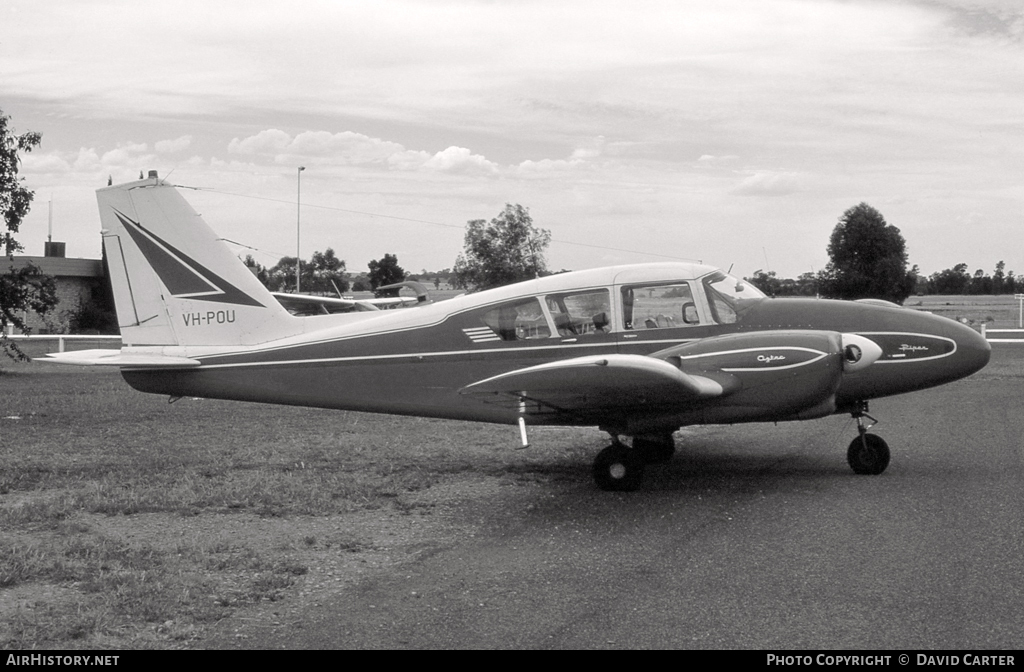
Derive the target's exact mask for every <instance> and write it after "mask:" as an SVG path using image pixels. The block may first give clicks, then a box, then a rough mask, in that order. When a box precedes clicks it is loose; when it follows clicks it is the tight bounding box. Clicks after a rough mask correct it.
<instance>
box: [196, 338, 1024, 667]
mask: <svg viewBox="0 0 1024 672" xmlns="http://www.w3.org/2000/svg"><path fill="white" fill-rule="evenodd" d="M1022 400H1024V344H1014V345H997V346H995V349H994V352H993V358H992V363H991V364H990V365H989V367H988V368H987V369H985V370H984V371H982V372H980V373H979V374H977V375H975V376H973V377H971V378H969V379H967V380H963V381H959V382H957V383H954V384H951V385H947V386H944V387H941V388H936V389H933V390H926V391H923V392H918V393H915V394H910V395H905V396H903V397H896V398H893V399H883V400H878V401H876V402H873V403H872V405H871V413H872V415H874V416H875V417H877V418H878V419H879V420H880V421H881V423H880V424H879V425H878V427H877V428H876V429H875V430H873V431H875V432H877V433H878V434H879V435H881V436H883V437H884V438H885V439H886V440H887V441H888V442H889V445H890V447H891V449H892V463H891V464H890V466H889V469H888V470H887V471H886V472H885V473H884V474H882V475H881V476H856V475H854V474H853V473H852V472H851V471H850V470H849V467H848V466H847V465H846V459H845V455H846V446H847V444H848V443H849V442H850V440H851V439H852V438H853V437H854V436H855V435H856V429H855V426H854V425H853V423H852V421H851V420H850V419H849V418H848V417H835V418H828V419H825V420H818V421H811V422H805V423H787V424H783V425H779V426H777V427H776V426H773V425H745V426H743V425H741V426H735V427H711V428H697V429H693V430H689V431H686V432H684V433H683V436H684V437H685V441H684V443H685V445H683V446H681V450H680V452H679V453H678V454H677V456H676V458H675V459H674V460H673V461H672V462H671V463H669V464H667V465H662V466H658V467H652V468H651V469H650V470H649V472H648V476H647V480H646V482H645V484H644V487H643V488H642V490H641V491H639V492H635V493H624V494H616V493H606V492H601V491H598V490H597V489H596V488H595V487H594V486H593V484H592V483H590V482H581V483H579V484H572V483H569V484H566V483H564V482H563V483H560V484H555V485H552V486H551V488H550V489H549V490H545V492H547V493H554V494H553V495H551V496H545V497H543V498H542V499H540V500H538V501H536V502H535V503H533V504H532V505H530V506H514V507H510V508H502V507H500V506H496V507H494V508H490V509H486V510H478V511H466V512H465V514H464V515H465V516H467V517H470V518H474V520H475V521H476V522H478V523H480V525H481V527H480V529H482V530H483V532H482V533H481V534H477V535H476V536H475V537H473V538H468V539H465V540H464V541H462V542H460V543H457V544H456V545H454V546H450V547H447V548H444V549H441V550H439V551H438V552H436V553H434V554H433V555H430V556H428V557H421V558H420V559H419V560H417V561H415V562H413V563H410V564H407V565H405V566H403V567H401V568H400V569H399V570H398V571H395V572H390V573H387V574H384V575H381V576H379V577H377V578H375V579H372V580H369V581H366V582H363V583H362V584H360V585H357V586H354V587H353V588H351V589H349V590H347V591H346V592H344V593H343V594H341V595H339V596H338V597H336V598H333V599H332V600H330V601H329V602H327V603H326V604H324V606H323V607H322V609H320V610H318V611H315V612H310V613H307V614H306V615H305V616H304V617H303V619H302V620H301V621H300V622H298V623H291V624H288V625H282V626H280V627H278V628H273V629H270V630H268V631H265V632H263V633H261V634H260V636H259V637H253V638H250V639H248V640H245V641H224V642H220V645H224V646H229V647H233V646H253V647H259V648H277V647H285V648H459V647H469V648H697V649H699V648H715V649H718V648H755V649H768V650H779V649H792V648H826V649H836V648H861V649H863V648H866V649H956V650H979V649H990V648H1014V649H1019V648H1021V647H1022V646H1024V581H1022V579H1024V459H1022V443H1024V403H1022ZM208 644H209V645H211V646H217V645H218V643H217V642H208Z"/></svg>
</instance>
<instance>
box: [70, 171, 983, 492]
mask: <svg viewBox="0 0 1024 672" xmlns="http://www.w3.org/2000/svg"><path fill="white" fill-rule="evenodd" d="M98 196H99V203H100V216H101V221H102V222H103V227H104V228H103V236H104V246H105V250H106V252H107V256H108V260H109V267H110V269H111V276H112V283H113V286H114V290H115V302H116V306H117V312H118V318H119V322H120V324H121V332H122V340H123V342H124V347H123V348H122V349H121V350H120V351H89V352H86V353H66V354H65V355H61V356H57V357H55V358H54V359H56V360H58V361H64V362H69V363H78V364H107V365H115V366H119V367H121V371H122V375H123V376H124V378H125V380H126V381H127V382H128V383H129V384H130V385H131V386H132V387H134V388H136V389H138V390H141V391H144V392H151V393H157V394H166V395H170V396H172V397H180V396H193V397H208V398H218V399H233V400H241V401H254V402H264V403H274V404H291V405H297V406H314V407H322V408H334V409H347V410H356V411H367V412H375V413H393V414H404V415H415V416H425V417H434V418H451V419H459V420H476V421H484V422H496V423H509V424H516V423H518V424H520V426H521V428H522V431H523V434H524V441H525V431H526V430H525V426H526V425H539V424H547V425H583V426H597V427H600V428H602V429H604V430H606V431H608V432H609V433H610V434H612V435H613V437H615V438H614V442H613V445H612V446H610V447H609V448H608V449H605V451H602V453H601V455H599V456H598V459H597V460H596V461H595V467H594V469H595V477H596V478H597V480H598V483H599V484H600V485H601V486H602V487H606V488H609V489H633V488H634V487H637V485H638V484H639V476H637V474H638V473H642V465H643V463H645V462H649V461H656V460H653V459H651V460H644V459H643V458H642V457H641V458H637V457H636V456H637V454H640V453H644V451H645V450H646V451H647V452H648V453H650V454H658V455H664V454H665V452H666V450H667V451H668V454H670V453H671V445H672V439H671V435H672V432H674V431H675V430H676V429H678V428H680V427H682V426H686V425H692V424H714V423H740V422H764V421H783V420H801V419H813V418H818V417H823V416H827V415H830V414H833V413H851V414H852V415H853V416H854V417H856V418H858V423H859V425H860V424H861V423H860V418H861V417H863V416H865V415H866V411H867V402H868V401H870V400H871V399H875V398H879V397H885V396H889V395H894V394H902V393H905V392H912V391H915V390H920V389H924V388H927V387H932V386H935V385H941V384H944V383H947V382H950V381H953V380H957V379H959V378H962V377H964V376H967V375H970V374H971V373H973V372H975V371H977V370H979V369H981V368H982V367H984V366H985V364H986V363H987V362H988V358H989V354H990V349H989V345H988V343H987V342H986V341H985V340H984V339H983V338H982V337H981V336H980V335H979V334H978V333H977V332H975V331H974V330H973V329H970V328H968V327H966V326H964V325H962V324H959V323H957V322H955V321H953V320H949V319H946V318H943V317H937V316H934V315H931V314H927V313H923V312H916V311H913V310H909V309H905V308H902V307H899V306H895V305H892V304H885V303H884V302H877V301H867V302H847V301H829V300H816V299H769V298H766V297H764V295H763V294H761V293H760V292H759V291H758V290H756V289H755V288H753V287H751V286H750V285H749V283H745V282H744V281H742V280H739V279H737V278H734V277H732V276H729V275H728V274H726V273H723V272H722V271H720V270H718V269H715V268H713V267H710V266H703V265H697V264H684V263H659V264H640V265H632V266H617V267H610V268H600V269H593V270H586V271H578V272H573V273H564V274H559V275H554V276H549V277H545V278H539V279H536V280H531V281H527V282H522V283H518V284H515V285H510V286H506V287H501V288H498V289H493V290H489V291H484V292H478V293H475V294H468V295H463V296H460V297H456V298H453V299H449V300H446V301H441V302H437V303H428V304H421V305H419V306H417V307H414V308H406V309H401V310H391V311H376V310H372V309H371V310H369V311H366V312H348V313H344V314H331V315H312V316H306V317H298V316H295V315H292V314H289V312H288V311H287V310H285V309H284V307H282V305H281V302H280V301H279V300H278V299H277V298H275V297H274V296H273V295H272V294H271V293H270V292H268V291H267V290H266V289H265V288H263V287H262V285H260V284H259V282H258V281H257V280H256V279H255V278H254V277H253V276H252V274H251V273H250V272H249V271H248V270H247V269H246V268H245V267H244V266H243V265H242V263H241V261H239V260H238V259H237V258H236V257H234V256H233V255H232V254H231V252H230V251H229V250H228V249H227V248H226V246H225V245H224V244H223V242H221V241H220V240H219V239H218V238H217V236H216V234H214V233H213V231H212V230H211V229H209V227H208V226H206V224H205V223H204V222H203V221H202V220H201V218H200V217H199V216H198V215H197V214H196V213H195V212H194V211H193V210H192V209H191V208H190V207H189V206H188V204H187V203H186V202H185V200H184V199H183V198H182V197H181V196H180V194H178V192H177V190H176V189H175V188H174V187H173V186H171V185H168V184H166V183H164V182H163V181H161V180H159V179H157V178H156V177H155V176H151V178H150V179H147V180H141V181H139V182H134V183H129V184H126V185H120V186H117V187H108V188H106V189H101V190H100V191H99V192H98ZM308 300H309V299H308V298H303V301H305V302H308ZM868 417H870V416H868ZM620 436H623V437H632V438H633V441H632V444H633V447H637V446H639V447H640V448H642V449H643V450H640V451H637V450H627V446H625V445H624V444H622V443H621V442H620V441H619V437H620ZM849 459H850V461H851V465H852V466H853V467H854V469H855V470H856V471H858V472H861V473H880V472H881V470H884V468H885V465H886V464H887V463H888V459H889V458H888V449H887V447H885V446H884V442H882V441H881V440H880V439H879V438H878V437H877V436H875V435H871V434H866V430H865V428H864V427H863V426H862V425H861V427H860V436H859V438H858V439H855V440H854V443H852V444H851V446H850V453H849Z"/></svg>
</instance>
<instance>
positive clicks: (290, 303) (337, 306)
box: [271, 292, 379, 317]
mask: <svg viewBox="0 0 1024 672" xmlns="http://www.w3.org/2000/svg"><path fill="white" fill-rule="evenodd" d="M271 293H272V294H273V295H274V298H275V299H277V302H278V303H280V304H281V305H282V306H283V307H284V309H285V310H287V311H288V312H289V313H291V314H292V315H296V316H300V317H304V316H308V315H335V314H338V313H357V312H361V311H371V310H379V308H378V307H377V306H376V305H374V304H373V302H372V301H360V300H356V299H336V298H334V297H330V296H310V295H309V294H287V293H285V292H271Z"/></svg>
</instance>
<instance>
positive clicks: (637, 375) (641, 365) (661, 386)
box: [459, 355, 739, 420]
mask: <svg viewBox="0 0 1024 672" xmlns="http://www.w3.org/2000/svg"><path fill="white" fill-rule="evenodd" d="M738 387H739V381H738V379H736V378H735V377H734V376H731V375H730V374H727V373H725V374H723V373H718V372H715V373H710V374H709V373H701V374H700V375H696V374H692V373H686V372H684V371H681V370H680V369H679V368H677V367H676V366H673V365H672V364H670V363H669V362H666V361H665V360H662V359H656V358H654V357H647V356H644V355H591V356H586V357H577V358H573V359H565V360H561V361H557V362H549V363H547V364H540V365H538V366H531V367H528V368H525V369H519V370H517V371H511V372H509V373H503V374H501V375H498V376H494V377H492V378H487V379H485V380H481V381H478V382H476V383H473V384H472V385H467V386H466V387H464V388H462V389H461V390H459V393H460V394H462V395H468V396H472V397H475V398H477V399H478V400H480V401H482V402H484V403H491V404H497V405H500V406H504V407H506V408H510V409H518V410H519V412H520V414H521V415H524V416H526V417H528V418H532V419H535V420H540V419H542V418H544V417H545V416H547V417H548V419H551V417H552V416H554V417H557V416H571V417H575V418H578V417H600V416H602V415H603V414H605V413H607V412H608V411H610V410H612V409H614V411H615V412H616V413H622V412H628V411H630V410H633V411H636V412H645V413H650V412H655V411H657V410H658V409H661V408H665V407H673V408H676V407H678V406H679V405H681V404H686V403H688V402H690V403H696V402H698V401H700V400H702V399H709V398H714V397H720V396H722V395H724V394H728V393H729V392H731V391H733V390H735V389H737V388H738Z"/></svg>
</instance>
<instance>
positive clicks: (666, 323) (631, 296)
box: [622, 282, 700, 329]
mask: <svg viewBox="0 0 1024 672" xmlns="http://www.w3.org/2000/svg"><path fill="white" fill-rule="evenodd" d="M622 307H623V317H624V320H625V324H624V325H623V326H624V327H625V328H626V329H668V328H671V327H689V326H695V325H698V324H700V314H699V313H698V312H697V303H696V301H694V298H693V291H692V290H691V288H690V285H689V283H686V282H677V283H672V284H668V285H648V286H639V287H626V288H624V289H623V290H622Z"/></svg>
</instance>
